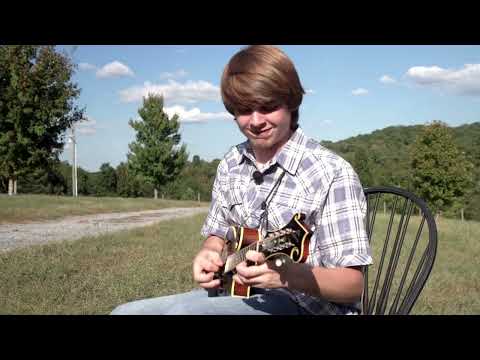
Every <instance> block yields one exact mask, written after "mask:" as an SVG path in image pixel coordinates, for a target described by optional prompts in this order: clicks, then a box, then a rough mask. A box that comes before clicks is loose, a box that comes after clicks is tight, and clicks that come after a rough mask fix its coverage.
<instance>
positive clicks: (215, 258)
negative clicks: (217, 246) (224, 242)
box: [207, 251, 223, 267]
mask: <svg viewBox="0 0 480 360" xmlns="http://www.w3.org/2000/svg"><path fill="white" fill-rule="evenodd" d="M207 258H208V260H210V261H211V262H212V263H213V264H215V265H217V266H218V267H220V266H223V261H222V258H221V256H220V254H219V253H217V252H215V251H210V252H208V255H207Z"/></svg>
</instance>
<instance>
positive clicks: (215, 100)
mask: <svg viewBox="0 0 480 360" xmlns="http://www.w3.org/2000/svg"><path fill="white" fill-rule="evenodd" d="M278 46H279V47H280V48H281V49H282V50H284V51H285V52H286V53H287V55H288V56H290V58H291V59H292V60H293V62H294V63H295V66H296V68H297V71H298V73H299V76H300V80H301V81H302V84H303V87H304V88H305V89H306V90H307V94H306V96H305V97H304V100H303V104H302V106H301V108H300V125H301V127H302V128H303V129H304V130H305V131H306V133H307V134H308V135H309V136H311V137H313V138H316V139H318V140H332V141H337V140H341V139H345V138H348V137H350V136H355V135H359V134H366V133H370V132H372V131H374V130H376V129H381V128H384V127H387V126H391V125H414V124H425V123H427V122H430V121H432V120H442V121H444V122H446V123H448V124H449V125H451V126H458V125H461V124H467V123H472V122H477V121H480V46H478V45H477V46H463V45H462V46H460V45H457V46H444V45H442V46H440V45H436V46H421V45H415V46H405V45H395V46H393V45H392V46H380V45H375V46H373V45H372V46H364V45H357V46H347V45H338V46H334V45H328V46H324V45H288V46H287V45H286V46H283V45H278ZM242 47H243V46H241V45H229V46H220V45H195V46H194V45H179V46H174V45H168V46H167V45H165V46H162V45H149V46H139V45H135V46H133V45H132V46H126V45H125V46H108V45H95V46H78V47H76V49H75V50H74V51H73V55H72V56H73V60H74V62H75V63H77V64H78V65H79V66H78V70H77V72H76V74H75V77H74V81H76V82H77V83H78V85H79V87H80V88H81V95H80V98H79V100H78V104H79V105H80V106H84V107H86V115H87V118H88V120H87V121H85V122H82V123H81V124H79V125H77V127H76V132H77V144H78V145H77V157H78V165H79V166H81V167H82V168H84V169H86V170H88V171H97V170H98V169H99V167H100V165H101V164H103V163H106V162H108V163H110V164H111V165H112V166H114V167H115V166H117V165H118V164H119V163H120V162H121V161H126V156H127V153H128V144H129V143H130V142H132V141H134V139H135V133H134V131H133V129H131V128H130V126H129V125H128V121H129V119H137V118H138V113H137V111H138V109H139V107H140V106H141V105H142V96H145V95H146V94H147V93H148V92H156V93H162V94H163V95H164V97H165V104H164V106H165V110H166V111H167V113H169V114H173V113H178V114H179V115H180V121H181V127H180V132H181V135H182V142H183V143H185V144H186V145H187V150H188V152H189V154H190V156H193V155H199V156H200V157H201V158H202V159H205V160H208V161H210V160H212V159H214V158H221V157H222V156H223V154H224V153H225V152H226V151H228V149H229V148H230V147H231V146H232V145H234V144H237V143H239V142H242V141H244V138H243V136H242V135H241V134H240V132H239V130H238V128H237V126H236V125H235V123H234V122H233V119H232V117H231V116H230V115H229V114H228V113H227V112H226V110H225V108H224V106H223V103H222V102H221V97H220V91H219V86H220V76H221V73H222V70H223V68H224V66H225V65H226V63H227V62H228V60H229V59H230V57H231V56H232V55H234V54H235V53H236V52H237V51H238V50H239V49H241V48H242ZM59 49H64V50H66V51H72V50H73V47H72V46H60V47H59ZM62 160H68V161H69V162H70V161H71V150H70V149H69V148H66V149H65V152H64V154H63V155H62Z"/></svg>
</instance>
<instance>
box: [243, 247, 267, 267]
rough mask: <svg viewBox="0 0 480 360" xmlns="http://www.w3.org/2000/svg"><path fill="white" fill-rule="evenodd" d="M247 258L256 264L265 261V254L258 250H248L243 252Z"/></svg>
mask: <svg viewBox="0 0 480 360" xmlns="http://www.w3.org/2000/svg"><path fill="white" fill-rule="evenodd" d="M245 256H246V258H247V260H250V261H253V262H256V263H257V265H260V264H263V263H264V262H265V256H264V255H263V254H262V253H261V252H258V251H253V250H249V251H247V253H246V254H245Z"/></svg>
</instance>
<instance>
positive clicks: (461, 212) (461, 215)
mask: <svg viewBox="0 0 480 360" xmlns="http://www.w3.org/2000/svg"><path fill="white" fill-rule="evenodd" d="M460 217H461V218H462V222H463V220H464V217H463V208H461V209H460Z"/></svg>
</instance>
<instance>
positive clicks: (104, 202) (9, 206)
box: [0, 195, 209, 224]
mask: <svg viewBox="0 0 480 360" xmlns="http://www.w3.org/2000/svg"><path fill="white" fill-rule="evenodd" d="M208 205H209V204H208V203H205V202H203V203H199V202H196V201H178V200H162V199H157V200H155V199H147V198H120V197H101V198H98V197H85V196H81V197H78V198H73V197H69V196H49V195H16V196H7V195H1V196H0V224H5V223H13V222H15V223H20V222H28V221H38V220H51V219H57V218H62V217H65V216H72V215H88V214H98V213H112V212H123V211H140V210H156V209H163V208H170V207H197V206H208Z"/></svg>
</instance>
